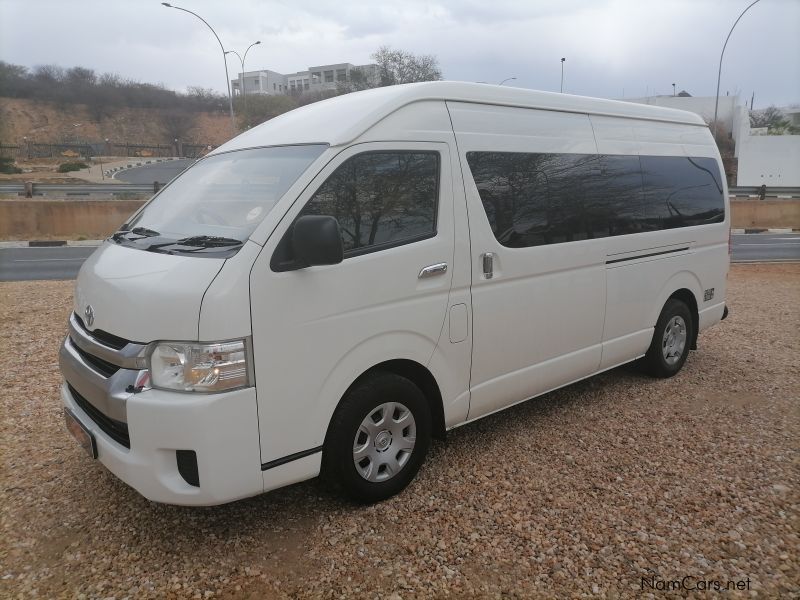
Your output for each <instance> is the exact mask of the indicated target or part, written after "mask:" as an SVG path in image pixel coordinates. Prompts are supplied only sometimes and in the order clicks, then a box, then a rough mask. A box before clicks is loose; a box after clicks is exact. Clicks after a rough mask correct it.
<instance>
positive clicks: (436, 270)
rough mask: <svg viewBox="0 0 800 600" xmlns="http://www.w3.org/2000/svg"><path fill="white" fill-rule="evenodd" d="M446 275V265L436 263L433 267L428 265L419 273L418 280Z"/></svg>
mask: <svg viewBox="0 0 800 600" xmlns="http://www.w3.org/2000/svg"><path fill="white" fill-rule="evenodd" d="M443 273H447V263H436V264H435V265H428V266H427V267H425V268H423V269H422V270H421V271H420V272H419V278H420V279H425V278H426V277H433V276H434V275H442V274H443Z"/></svg>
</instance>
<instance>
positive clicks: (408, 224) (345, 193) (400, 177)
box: [300, 150, 439, 256]
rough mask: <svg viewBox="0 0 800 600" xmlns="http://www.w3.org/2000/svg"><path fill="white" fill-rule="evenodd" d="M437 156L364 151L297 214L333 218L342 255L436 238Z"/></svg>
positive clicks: (326, 181) (341, 166)
mask: <svg viewBox="0 0 800 600" xmlns="http://www.w3.org/2000/svg"><path fill="white" fill-rule="evenodd" d="M438 198H439V154H438V153H437V152H421V151H416V150H414V151H386V152H384V151H380V152H365V153H364V154H359V155H357V156H354V157H352V158H350V159H348V160H347V161H345V162H344V163H342V165H340V166H339V168H337V169H336V171H334V172H333V174H331V176H330V177H328V179H326V180H325V183H323V184H322V185H321V186H320V188H319V189H318V190H317V191H316V193H315V194H314V195H313V196H312V197H311V199H310V200H309V201H308V203H307V204H306V206H305V207H304V208H303V210H302V212H301V213H300V216H302V215H330V216H332V217H336V219H337V220H338V221H339V225H340V226H341V229H342V243H343V244H344V251H345V256H347V255H348V254H350V255H354V254H363V253H365V252H369V251H370V250H372V249H375V250H378V249H380V248H381V247H384V246H389V245H399V244H402V243H407V242H411V241H416V240H419V239H423V238H426V237H433V236H434V235H435V234H436V213H437V208H438Z"/></svg>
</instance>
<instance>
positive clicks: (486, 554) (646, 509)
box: [0, 264, 800, 599]
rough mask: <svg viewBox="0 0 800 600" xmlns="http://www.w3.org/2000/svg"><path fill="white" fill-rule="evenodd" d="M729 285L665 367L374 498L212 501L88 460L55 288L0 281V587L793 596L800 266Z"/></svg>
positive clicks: (443, 454) (441, 459)
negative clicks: (71, 412)
mask: <svg viewBox="0 0 800 600" xmlns="http://www.w3.org/2000/svg"><path fill="white" fill-rule="evenodd" d="M729 281H730V287H731V289H730V294H729V305H730V307H731V311H732V312H731V316H730V317H729V319H728V320H727V321H725V322H724V323H722V324H721V325H720V326H718V327H715V328H713V329H712V330H710V331H708V332H706V333H705V334H703V335H702V336H701V338H700V349H699V351H697V352H694V353H693V354H692V356H691V357H690V358H689V361H688V362H687V364H686V367H685V368H684V370H683V371H682V372H681V373H680V374H679V375H678V376H677V377H675V378H673V379H671V380H666V381H655V380H650V379H646V378H644V377H642V376H640V375H638V374H636V373H635V372H634V371H632V370H631V369H617V370H615V371H613V372H610V373H607V374H604V375H601V376H599V377H595V378H593V379H591V380H589V381H586V382H583V383H580V384H576V385H573V386H571V387H569V388H567V389H564V390H561V391H558V392H554V393H551V394H548V395H547V396H545V397H543V398H540V399H538V400H534V401H531V402H527V403H525V404H523V405H521V406H518V407H515V408H513V409H511V410H508V411H505V412H504V413H502V414H498V415H495V416H492V417H489V418H487V419H484V420H482V421H480V422H478V423H475V424H473V425H470V426H466V427H463V428H461V429H458V430H456V431H453V432H451V434H450V436H449V438H448V441H447V442H445V443H442V442H439V443H436V444H434V446H433V448H432V451H431V454H430V456H429V459H428V461H427V463H426V465H425V466H424V467H423V469H422V471H421V472H420V474H419V476H418V478H417V480H416V481H415V482H414V483H413V484H412V485H411V487H410V488H409V489H408V490H406V492H405V493H403V494H401V495H400V496H398V497H395V498H393V499H391V500H389V501H386V502H384V503H382V504H379V505H375V506H371V507H359V506H353V505H350V504H348V503H346V502H344V501H342V500H340V499H339V498H338V497H337V496H335V495H334V494H332V493H330V492H328V491H327V490H325V489H324V488H322V487H321V486H320V485H319V484H318V483H316V482H307V483H303V484H300V485H296V486H293V487H291V488H287V489H283V490H278V491H276V492H273V493H270V494H267V495H263V496H260V497H257V498H252V499H249V500H244V501H241V502H237V503H235V504H231V505H227V506H221V507H215V508H208V509H189V508H181V507H173V506H163V505H157V504H153V503H150V502H148V501H147V500H145V499H144V498H142V497H140V496H139V495H138V494H137V493H136V492H134V491H133V490H132V489H130V488H128V487H127V486H125V485H124V484H123V483H121V482H120V481H118V480H117V479H115V478H114V477H113V476H112V475H110V474H109V473H108V472H106V471H105V470H104V469H103V467H102V466H101V465H100V464H98V463H92V462H91V461H90V460H88V459H87V457H86V456H85V455H84V454H83V453H82V451H81V450H80V449H79V448H78V446H77V445H76V444H75V443H74V442H73V440H72V439H71V438H69V437H68V435H67V433H66V432H65V430H64V426H63V423H62V416H61V408H60V404H59V399H58V395H57V386H58V383H59V373H58V367H57V364H56V351H57V347H58V344H59V342H60V341H61V338H62V336H63V335H64V331H65V327H64V323H65V321H66V318H67V314H68V312H69V307H70V305H71V300H70V295H71V288H72V284H71V282H22V283H3V284H0V323H2V330H3V335H2V339H0V349H1V350H2V354H3V355H4V356H6V360H7V361H9V362H10V363H11V364H10V365H9V366H7V367H6V368H5V369H3V371H2V372H0V389H2V390H3V391H2V396H1V397H0V406H1V408H0V410H1V411H2V412H1V413H0V417H1V419H2V420H1V422H0V431H1V432H2V444H1V445H0V453H2V454H1V455H0V456H2V461H0V465H1V466H2V472H1V475H2V477H1V480H0V485H1V486H2V491H1V492H0V501H1V502H2V505H1V508H0V518H1V519H2V520H1V521H0V524H1V525H2V532H1V534H2V538H1V541H0V596H2V597H4V598H5V597H8V598H16V597H37V596H38V597H42V598H56V597H80V598H84V597H86V598H93V597H103V598H105V597H114V598H117V599H121V598H125V597H129V598H146V597H152V598H184V597H186V598H209V597H213V598H234V597H237V598H238V597H244V598H264V597H299V596H313V597H339V598H341V597H358V598H391V599H396V598H415V597H431V596H435V597H445V596H449V597H456V598H458V597H462V596H480V597H487V596H489V597H499V596H503V597H531V596H543V597H589V596H600V597H603V596H605V597H609V598H613V597H620V596H634V595H637V596H641V595H642V594H643V592H642V589H641V586H642V578H643V577H644V578H647V579H648V580H651V581H654V582H655V583H657V582H659V581H662V582H663V581H667V580H674V579H681V578H683V577H684V576H687V575H689V576H692V577H694V578H696V580H697V579H699V580H719V581H721V582H723V583H724V582H727V581H729V580H731V581H738V580H746V579H749V582H750V583H749V587H750V590H749V591H747V590H745V591H739V592H734V593H731V594H728V597H730V596H734V597H735V596H737V595H739V596H753V597H755V596H758V597H769V598H772V597H795V598H798V597H800V593H798V582H800V563H799V562H798V559H800V519H799V516H800V511H799V510H798V507H799V506H800V497H799V496H798V480H800V468H798V467H800V452H798V440H800V411H798V400H799V399H800V381H799V380H800V368H799V367H800V363H799V362H798V355H799V353H800V335H798V332H800V308H798V299H799V298H800V265H789V264H784V265H769V266H764V265H741V266H734V267H733V268H732V271H731V275H730V277H729ZM19 342H23V344H22V345H21V346H20V345H18V343H19ZM651 578H654V579H651ZM662 585H663V584H662ZM743 585H745V584H744V583H743ZM684 595H686V592H685V591H680V590H679V591H673V592H663V591H659V590H651V589H647V588H646V589H645V590H644V596H645V597H647V596H651V597H657V598H661V597H677V596H684ZM715 595H716V594H711V595H710V597H713V596H715Z"/></svg>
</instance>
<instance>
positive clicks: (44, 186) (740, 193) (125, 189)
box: [0, 183, 800, 198]
mask: <svg viewBox="0 0 800 600" xmlns="http://www.w3.org/2000/svg"><path fill="white" fill-rule="evenodd" d="M26 185H30V186H31V193H32V194H33V195H34V196H41V195H47V194H49V193H50V194H65V195H67V196H87V195H91V194H105V195H117V194H154V193H155V192H157V191H158V190H159V188H160V187H162V185H161V184H154V183H75V184H69V183H33V184H24V183H0V194H22V195H25V193H26V191H25V186H26ZM728 193H729V195H730V196H732V197H740V198H741V197H749V196H756V197H758V194H759V188H757V187H749V186H748V187H741V186H733V187H729V188H728ZM766 195H767V197H768V198H775V197H787V198H800V187H768V188H767V193H766Z"/></svg>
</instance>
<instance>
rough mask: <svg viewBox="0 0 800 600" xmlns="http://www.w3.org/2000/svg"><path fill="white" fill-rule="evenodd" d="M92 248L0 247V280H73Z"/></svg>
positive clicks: (94, 248)
mask: <svg viewBox="0 0 800 600" xmlns="http://www.w3.org/2000/svg"><path fill="white" fill-rule="evenodd" d="M96 249H97V248H96V247H94V246H58V247H55V248H0V281H29V280H33V279H75V277H76V276H77V275H78V270H79V269H80V268H81V265H82V264H83V261H84V260H86V259H87V258H89V255H90V254H91V253H92V252H94V251H95V250H96Z"/></svg>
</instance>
